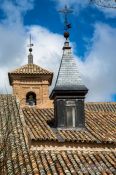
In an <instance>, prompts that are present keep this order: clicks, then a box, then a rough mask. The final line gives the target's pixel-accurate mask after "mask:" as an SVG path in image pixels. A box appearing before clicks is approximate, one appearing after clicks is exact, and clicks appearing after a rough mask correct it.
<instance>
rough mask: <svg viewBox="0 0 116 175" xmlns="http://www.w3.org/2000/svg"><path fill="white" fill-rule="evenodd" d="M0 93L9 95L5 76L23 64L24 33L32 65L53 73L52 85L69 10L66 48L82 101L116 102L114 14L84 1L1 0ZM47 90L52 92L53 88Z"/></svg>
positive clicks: (24, 56)
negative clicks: (85, 89) (81, 84)
mask: <svg viewBox="0 0 116 175" xmlns="http://www.w3.org/2000/svg"><path fill="white" fill-rule="evenodd" d="M0 4H1V5H0V41H1V42H0V93H11V92H12V88H11V87H10V86H9V81H8V72H10V71H12V70H14V69H16V68H18V67H20V66H22V65H24V64H27V62H28V59H27V58H28V47H27V46H28V44H29V35H30V34H31V35H32V42H33V44H34V47H33V56H34V63H35V64H37V65H39V66H41V67H43V68H46V69H48V70H51V71H53V72H54V79H53V84H52V88H53V87H54V83H55V79H56V76H57V72H58V68H59V65H60V61H61V58H62V52H63V51H62V47H63V44H64V41H65V39H64V37H63V32H64V17H63V15H62V14H60V13H59V12H58V11H59V10H60V9H62V8H64V6H65V5H67V6H68V7H70V8H72V9H73V13H72V14H71V15H70V16H69V18H68V20H69V22H70V23H71V24H72V28H71V30H70V45H71V47H72V54H73V57H74V59H75V60H76V62H77V64H78V68H79V71H80V74H81V77H82V80H83V82H84V84H85V85H86V86H87V87H88V89H89V93H88V95H87V98H86V100H87V101H116V10H115V9H108V8H101V7H97V6H95V5H91V4H90V3H89V0H85V1H82V0H20V1H19V0H0ZM52 88H51V89H52Z"/></svg>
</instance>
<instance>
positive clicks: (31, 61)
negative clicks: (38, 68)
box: [28, 35, 34, 64]
mask: <svg viewBox="0 0 116 175" xmlns="http://www.w3.org/2000/svg"><path fill="white" fill-rule="evenodd" d="M33 46H34V44H32V43H31V35H30V44H29V45H28V47H29V55H28V64H33V55H32V51H33V49H32V47H33Z"/></svg>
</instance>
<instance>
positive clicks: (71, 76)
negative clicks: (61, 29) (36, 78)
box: [55, 32, 83, 89]
mask: <svg viewBox="0 0 116 175" xmlns="http://www.w3.org/2000/svg"><path fill="white" fill-rule="evenodd" d="M65 35H67V34H66V32H65V33H64V36H65ZM65 38H66V37H65ZM82 86H83V82H82V80H81V77H80V74H79V71H78V66H77V63H76V60H75V59H74V58H73V56H72V52H71V47H70V45H69V41H68V38H66V41H65V43H64V47H63V55H62V60H61V64H60V68H59V72H58V76H57V80H56V84H55V89H77V88H81V87H82Z"/></svg>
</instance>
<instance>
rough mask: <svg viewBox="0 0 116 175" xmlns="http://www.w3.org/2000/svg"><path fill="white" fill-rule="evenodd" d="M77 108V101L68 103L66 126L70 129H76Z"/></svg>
mask: <svg viewBox="0 0 116 175" xmlns="http://www.w3.org/2000/svg"><path fill="white" fill-rule="evenodd" d="M75 117H76V107H75V101H74V100H73V101H67V102H66V125H67V127H68V128H74V127H75Z"/></svg>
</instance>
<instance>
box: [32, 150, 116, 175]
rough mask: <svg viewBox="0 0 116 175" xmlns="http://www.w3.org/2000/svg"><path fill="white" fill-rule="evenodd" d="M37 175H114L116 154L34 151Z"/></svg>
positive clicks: (33, 157)
mask: <svg viewBox="0 0 116 175" xmlns="http://www.w3.org/2000/svg"><path fill="white" fill-rule="evenodd" d="M31 155H32V159H33V164H32V165H33V168H34V169H35V170H34V173H35V174H39V173H40V174H42V175H85V174H86V175H95V174H98V175H114V174H115V172H116V171H115V170H116V169H115V168H116V164H115V160H116V154H115V153H114V152H104V151H103V152H100V151H99V152H92V151H90V152H86V151H85V152H82V151H32V152H31Z"/></svg>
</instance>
